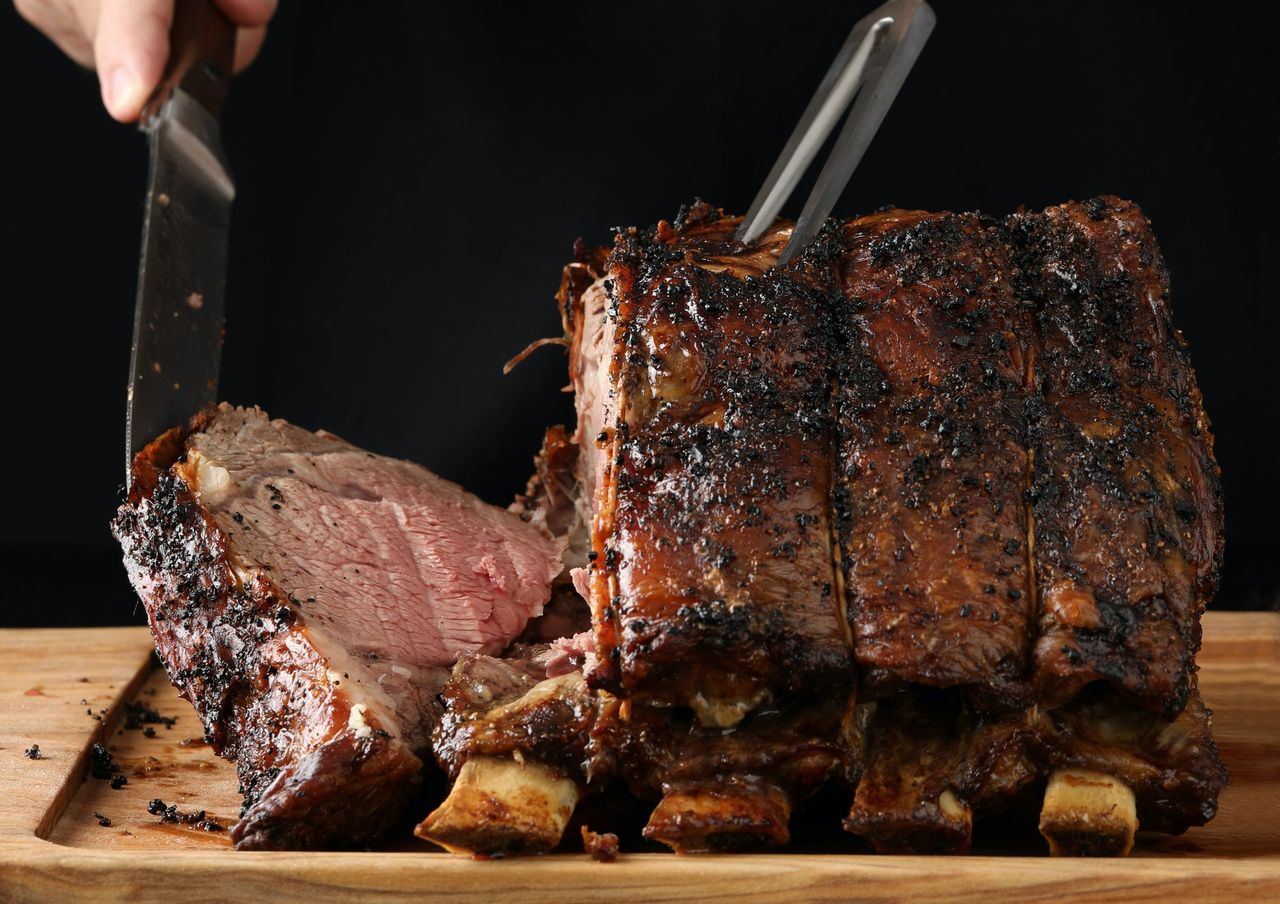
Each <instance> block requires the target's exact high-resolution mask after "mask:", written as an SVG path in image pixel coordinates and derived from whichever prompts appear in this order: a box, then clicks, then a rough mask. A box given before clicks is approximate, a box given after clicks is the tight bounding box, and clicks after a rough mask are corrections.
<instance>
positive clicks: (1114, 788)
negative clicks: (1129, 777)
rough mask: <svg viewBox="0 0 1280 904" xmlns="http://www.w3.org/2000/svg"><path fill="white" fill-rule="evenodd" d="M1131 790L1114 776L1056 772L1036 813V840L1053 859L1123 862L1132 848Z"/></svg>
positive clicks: (1134, 828)
mask: <svg viewBox="0 0 1280 904" xmlns="http://www.w3.org/2000/svg"><path fill="white" fill-rule="evenodd" d="M1137 830H1138V812H1137V806H1136V804H1135V802H1134V798H1133V790H1132V789H1130V788H1129V786H1128V785H1126V784H1124V783H1123V782H1122V781H1120V780H1119V779H1117V778H1116V777H1115V776H1112V775H1107V774H1106V773H1104V772H1091V771H1089V770H1087V769H1057V770H1054V772H1053V774H1052V775H1050V776H1049V785H1048V787H1047V788H1046V789H1045V792H1044V806H1043V807H1041V809H1040V834H1041V835H1043V836H1044V839H1045V841H1047V842H1049V853H1050V855H1052V856H1054V857H1123V856H1125V855H1126V854H1128V853H1129V851H1130V850H1131V849H1132V848H1133V835H1134V833H1135V832H1136V831H1137Z"/></svg>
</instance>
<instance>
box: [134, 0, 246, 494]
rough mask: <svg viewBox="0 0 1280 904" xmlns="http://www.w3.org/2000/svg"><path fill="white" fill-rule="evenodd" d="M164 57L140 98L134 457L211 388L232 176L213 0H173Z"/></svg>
mask: <svg viewBox="0 0 1280 904" xmlns="http://www.w3.org/2000/svg"><path fill="white" fill-rule="evenodd" d="M174 6H175V9H174V20H173V26H172V28H171V31H170V54H169V62H168V64H167V66H166V68H165V73H164V76H163V77H162V78H161V81H160V85H159V87H158V88H157V89H156V91H155V93H154V94H153V95H152V96H151V98H150V99H149V100H148V101H147V104H146V106H145V107H144V108H143V112H142V117H141V119H140V124H141V127H142V129H143V130H144V131H145V132H146V133H147V143H148V148H149V155H150V172H149V175H148V181H147V194H146V211H145V216H144V220H143V228H142V254H141V260H140V264H139V269H138V298H137V304H136V307H135V310H134V321H133V350H132V355H131V360H130V364H129V392H128V408H127V415H126V443H127V448H126V453H127V457H126V462H125V474H126V477H125V480H126V484H129V483H131V481H132V467H131V465H132V463H133V458H134V456H135V455H136V454H137V452H138V451H140V450H141V449H142V448H143V447H144V446H145V445H146V444H147V443H149V442H150V441H151V440H153V439H155V438H156V437H157V436H159V435H160V434H161V433H163V432H164V431H165V430H168V429H169V428H171V427H176V426H179V425H181V424H184V423H185V422H186V421H187V419H188V418H190V417H191V416H192V415H193V414H195V413H196V412H198V411H200V410H201V409H202V408H204V407H205V406H206V405H209V404H210V403H212V402H213V401H215V399H216V398H217V391H218V370H219V366H220V364H221V358H222V327H223V305H224V296H225V290H226V273H227V239H228V235H229V226H230V220H231V202H232V200H233V199H234V197H235V183H234V181H233V180H232V178H231V169H230V167H229V166H228V164H227V158H226V153H225V151H224V150H223V147H222V137H221V130H220V128H219V124H218V116H219V114H220V113H221V110H222V102H223V100H224V98H225V97H226V92H227V84H228V82H229V81H230V79H231V63H232V54H233V52H234V49H235V29H234V27H233V26H232V24H231V23H230V21H228V20H227V18H226V17H225V16H224V15H223V14H222V12H221V11H220V10H218V9H217V7H215V6H214V5H213V3H212V2H211V0H199V2H189V0H184V2H182V3H177V4H175V5H174Z"/></svg>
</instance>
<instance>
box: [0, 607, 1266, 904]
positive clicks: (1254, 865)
mask: <svg viewBox="0 0 1280 904" xmlns="http://www.w3.org/2000/svg"><path fill="white" fill-rule="evenodd" d="M1204 627H1205V646H1204V650H1203V651H1202V652H1201V654H1200V657H1199V662H1200V664H1201V668H1202V671H1201V679H1200V680H1201V688H1202V690H1203V693H1204V697H1205V700H1206V701H1207V702H1208V703H1209V705H1210V706H1211V707H1212V708H1213V709H1214V724H1215V733H1216V735H1217V738H1218V742H1219V745H1220V746H1221V748H1222V756H1223V759H1224V760H1225V761H1226V763H1227V764H1228V766H1229V767H1230V768H1231V774H1232V784H1231V787H1230V788H1229V789H1228V790H1227V791H1226V793H1225V794H1224V795H1223V797H1222V808H1221V812H1220V814H1219V815H1218V817H1217V819H1215V820H1214V821H1213V822H1212V823H1210V824H1209V825H1208V826H1205V827H1204V828H1201V829H1193V830H1191V831H1190V832H1188V833H1187V834H1186V835H1184V836H1181V837H1179V838H1169V837H1166V836H1158V835H1153V836H1142V835H1141V834H1140V835H1139V841H1138V844H1137V846H1136V847H1135V849H1134V853H1133V855H1132V856H1131V857H1130V858H1128V859H1126V860H1063V859H1049V858H1047V857H1038V856H1025V853H1027V852H1028V851H1030V850H1033V849H1034V846H1032V847H1027V846H1023V847H1022V848H1020V851H1019V852H1020V853H1022V854H1024V856H1012V855H1009V856H969V857H905V856H904V857H889V856H875V855H868V854H795V853H781V854H761V855H722V856H695V857H677V856H675V855H671V854H624V855H623V856H622V857H621V858H620V860H619V861H618V862H617V863H613V864H600V863H595V862H592V861H591V860H589V859H588V858H587V857H586V856H585V855H583V854H555V855H551V856H547V857H540V858H527V859H513V860H506V861H489V862H478V861H472V860H469V859H465V858H461V857H454V856H450V855H447V854H442V853H436V852H434V850H433V849H432V848H431V846H430V845H428V844H426V843H425V842H414V841H411V840H405V841H403V842H398V843H397V845H396V847H395V848H394V849H390V850H382V851H370V852H354V853H265V852H244V853H240V852H236V851H233V850H231V848H230V847H229V842H228V840H227V835H226V832H225V831H223V832H218V831H206V830H205V829H202V828H199V827H196V826H192V825H185V824H180V823H179V824H173V823H164V822H162V821H161V820H160V819H159V818H158V817H157V816H155V815H153V814H151V813H149V812H148V809H147V808H148V804H149V802H150V801H152V800H154V799H157V798H159V799H161V800H163V801H164V802H165V803H166V804H173V805H176V806H177V807H178V809H179V810H180V811H182V812H184V813H193V812H198V811H200V810H204V811H205V812H206V818H207V819H210V820H212V821H214V822H216V823H218V824H221V825H223V826H228V825H230V823H231V822H232V821H233V820H234V819H235V817H236V815H237V813H238V811H239V804H240V797H239V794H238V793H237V792H236V780H235V772H234V769H233V768H232V767H231V765H230V764H229V763H226V762H224V761H222V760H219V759H218V758H217V757H214V756H213V754H212V752H211V751H210V750H209V748H208V747H206V746H205V745H204V744H203V743H202V742H201V740H200V734H201V732H200V726H199V721H198V720H197V719H196V717H195V714H194V712H193V711H192V710H191V709H190V707H189V706H188V705H187V704H186V703H185V701H183V700H181V699H180V698H179V697H178V696H177V694H176V692H175V691H174V690H173V689H172V687H170V685H169V684H168V682H167V681H166V680H165V678H164V676H163V674H162V673H160V672H157V671H155V670H153V668H152V659H151V641H150V637H149V635H148V634H147V632H146V631H145V630H144V629H136V628H103V629H82V630H8V631H0V901H3V902H10V901H12V902H27V901H78V900H92V901H111V900H121V901H123V900H128V901H131V902H149V901H166V902H173V901H182V902H184V904H186V902H205V901H208V902H222V901H233V900H250V899H255V898H256V899H261V900H265V901H273V902H274V901H308V902H313V901H322V900H323V901H327V900H340V901H409V900H413V901H434V900H450V901H458V900H492V899H494V898H496V897H498V896H500V895H501V896H508V895H510V896H512V897H514V898H517V899H518V900H519V901H520V902H521V904H533V902H541V901H563V900H567V899H569V898H570V897H572V898H573V899H574V900H577V901H582V900H599V901H624V900H625V901H628V902H635V901H657V900H681V901H734V902H746V901H766V900H824V901H825V900H830V901H851V900H902V899H914V900H933V899H946V900H955V901H980V900H981V901H985V900H986V899H989V898H990V897H991V896H992V895H994V894H998V895H999V896H1000V900H1001V901H1014V900H1036V899H1055V900H1058V899H1064V898H1067V899H1071V900H1078V901H1121V900H1125V901H1127V900H1152V899H1155V898H1157V897H1158V896H1160V895H1163V894H1168V895H1171V896H1172V895H1176V896H1177V897H1178V898H1179V899H1182V900H1200V901H1228V900H1230V901H1239V900H1241V899H1242V898H1257V899H1258V900H1280V825H1277V817H1280V615H1277V614H1270V613H1229V612H1220V613H1210V614H1209V615H1207V616H1206V617H1205V622H1204ZM135 701H136V702H140V703H142V704H145V705H146V706H147V707H149V708H151V709H154V710H155V711H156V712H158V713H159V714H161V715H163V716H166V717H173V718H174V719H175V721H174V722H173V724H172V726H167V725H165V724H164V723H155V724H151V725H146V724H143V725H141V726H137V727H134V728H127V727H126V720H125V715H126V711H127V706H126V704H128V703H132V702H135ZM147 728H150V729H151V731H146V729H147ZM95 741H97V742H101V743H103V744H105V745H107V746H108V747H110V748H114V749H113V750H112V754H113V756H114V758H115V762H116V764H117V768H118V771H119V773H120V774H123V775H124V776H125V777H126V778H127V780H128V783H127V784H125V785H123V786H122V787H119V788H115V789H113V788H112V787H111V783H110V782H109V781H107V780H103V779H95V778H92V777H87V773H88V762H89V750H90V747H91V745H92V744H93V743H94V742H95ZM33 744H38V745H39V747H40V752H41V758H39V759H31V758H29V757H27V756H26V755H25V753H24V751H26V750H27V749H29V748H30V747H31V745H33ZM103 818H105V819H109V820H110V825H101V824H100V822H101V821H102V819H103ZM850 847H851V849H853V848H854V842H852V841H850ZM1012 853H1013V852H1011V854H1012Z"/></svg>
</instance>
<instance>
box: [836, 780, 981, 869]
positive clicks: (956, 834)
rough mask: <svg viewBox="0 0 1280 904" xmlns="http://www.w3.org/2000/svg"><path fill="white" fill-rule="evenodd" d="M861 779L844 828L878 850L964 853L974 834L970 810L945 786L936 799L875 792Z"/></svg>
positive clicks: (887, 851) (883, 851)
mask: <svg viewBox="0 0 1280 904" xmlns="http://www.w3.org/2000/svg"><path fill="white" fill-rule="evenodd" d="M876 792H877V789H875V788H873V787H870V786H869V783H868V782H866V781H864V782H863V783H862V784H861V785H859V786H858V791H857V794H856V795H855V796H854V800H853V809H852V810H850V811H849V816H848V817H847V818H846V819H845V821H844V827H845V830H846V831H849V832H852V833H853V834H854V835H860V836H861V837H863V838H865V839H867V840H868V841H870V842H871V844H872V845H873V846H874V847H875V849H876V852H877V853H881V854H963V853H967V852H968V850H969V846H970V843H971V841H972V838H973V811H972V810H971V809H970V807H969V805H968V804H967V803H965V802H964V801H963V800H961V799H960V798H959V797H957V796H956V795H955V794H954V793H952V791H951V789H949V788H948V789H946V790H944V791H943V792H942V793H941V794H939V795H938V798H937V800H934V801H930V800H923V799H920V798H914V799H912V798H910V797H909V795H902V794H892V795H884V794H879V793H876Z"/></svg>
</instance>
